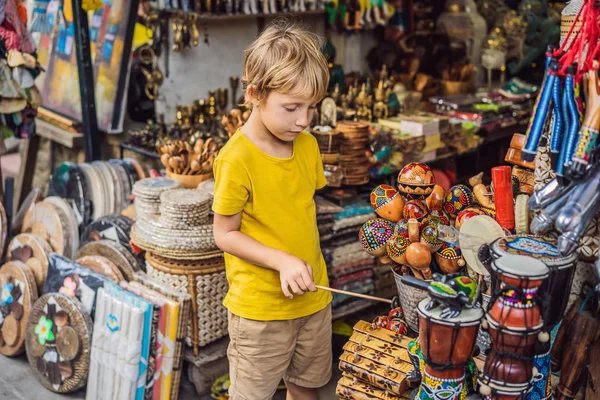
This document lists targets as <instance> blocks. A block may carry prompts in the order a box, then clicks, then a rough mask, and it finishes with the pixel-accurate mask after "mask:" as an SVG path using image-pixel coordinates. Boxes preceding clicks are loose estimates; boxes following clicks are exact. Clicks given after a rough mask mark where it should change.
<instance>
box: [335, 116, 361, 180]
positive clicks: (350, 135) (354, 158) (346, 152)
mask: <svg viewBox="0 0 600 400" xmlns="http://www.w3.org/2000/svg"><path fill="white" fill-rule="evenodd" d="M336 129H337V130H338V131H339V132H341V134H342V144H341V146H340V165H341V166H342V171H343V174H344V178H343V180H342V183H343V184H344V185H363V184H366V183H369V159H368V157H367V154H366V149H367V146H368V144H369V124H368V123H367V122H353V121H342V122H338V124H337V127H336Z"/></svg>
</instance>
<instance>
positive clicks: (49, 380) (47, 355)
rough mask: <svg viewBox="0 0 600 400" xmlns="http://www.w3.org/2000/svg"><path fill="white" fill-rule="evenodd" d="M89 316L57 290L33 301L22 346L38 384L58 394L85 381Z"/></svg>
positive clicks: (90, 325) (90, 323)
mask: <svg viewBox="0 0 600 400" xmlns="http://www.w3.org/2000/svg"><path fill="white" fill-rule="evenodd" d="M91 344H92V319H91V318H90V316H89V315H87V314H86V313H85V312H84V311H83V306H82V305H81V303H80V302H79V301H78V300H77V299H75V298H73V297H69V296H66V295H63V294H60V293H48V294H45V295H43V296H42V297H40V298H39V300H38V301H36V302H35V304H34V305H33V308H32V309H31V313H30V314H29V319H28V321H27V330H26V339H25V346H26V350H27V359H28V361H29V365H30V366H31V368H32V369H33V371H34V375H35V376H36V377H37V379H38V380H39V381H40V383H41V384H42V385H43V386H44V387H45V388H46V389H48V390H51V391H53V392H57V393H71V392H74V391H76V390H78V389H80V388H82V387H83V386H84V385H85V384H86V382H87V376H88V372H89V367H90V351H91V347H92V346H91Z"/></svg>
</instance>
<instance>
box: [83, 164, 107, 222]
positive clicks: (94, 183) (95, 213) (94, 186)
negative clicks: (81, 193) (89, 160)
mask: <svg viewBox="0 0 600 400" xmlns="http://www.w3.org/2000/svg"><path fill="white" fill-rule="evenodd" d="M79 168H81V170H82V171H83V173H84V174H85V179H86V181H87V186H88V190H89V193H90V197H91V200H92V212H91V219H92V220H95V219H98V218H100V217H101V216H103V215H104V214H106V212H105V211H104V184H103V183H102V179H101V178H100V175H99V174H98V172H96V170H95V169H94V168H92V166H91V165H89V164H79Z"/></svg>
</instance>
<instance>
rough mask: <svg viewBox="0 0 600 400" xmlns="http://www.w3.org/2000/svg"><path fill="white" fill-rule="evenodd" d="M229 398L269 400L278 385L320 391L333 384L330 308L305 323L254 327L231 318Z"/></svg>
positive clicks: (250, 322)
mask: <svg viewBox="0 0 600 400" xmlns="http://www.w3.org/2000/svg"><path fill="white" fill-rule="evenodd" d="M229 337H230V339H231V341H230V343H229V349H228V350H227V356H228V357H229V376H230V380H231V387H230V388H229V396H230V397H231V399H233V400H238V399H248V400H254V399H256V400H267V399H271V398H272V397H273V395H274V394H275V391H276V390H277V386H278V385H279V383H280V382H281V378H283V379H285V380H286V381H287V382H291V383H293V384H295V385H298V386H302V387H305V388H319V387H321V386H324V385H326V384H327V383H328V382H329V380H330V379H331V363H332V355H331V304H330V305H328V306H327V307H326V308H325V309H323V310H322V311H319V312H317V313H315V314H312V315H309V316H307V317H303V318H298V319H293V320H288V321H254V320H250V319H245V318H241V317H238V316H236V315H233V314H231V313H229Z"/></svg>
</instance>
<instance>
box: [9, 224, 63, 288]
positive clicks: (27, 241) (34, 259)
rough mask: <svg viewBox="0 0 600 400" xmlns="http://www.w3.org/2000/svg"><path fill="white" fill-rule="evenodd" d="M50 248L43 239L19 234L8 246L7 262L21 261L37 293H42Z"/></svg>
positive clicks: (29, 234)
mask: <svg viewBox="0 0 600 400" xmlns="http://www.w3.org/2000/svg"><path fill="white" fill-rule="evenodd" d="M51 252H52V248H51V247H50V245H49V244H48V242H46V241H45V240H44V239H42V238H41V237H39V236H37V235H33V234H31V233H21V234H19V235H17V236H15V237H14V238H13V239H12V240H11V241H10V243H9V244H8V254H7V261H21V262H23V263H24V264H25V265H27V266H28V267H29V269H30V270H31V272H32V273H33V276H34V278H35V282H36V286H37V289H38V293H42V289H43V288H44V283H45V282H46V275H47V274H48V255H49V254H50V253H51Z"/></svg>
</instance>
